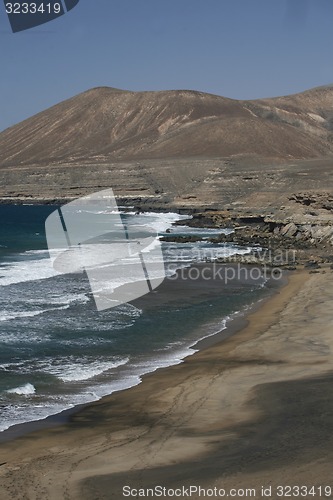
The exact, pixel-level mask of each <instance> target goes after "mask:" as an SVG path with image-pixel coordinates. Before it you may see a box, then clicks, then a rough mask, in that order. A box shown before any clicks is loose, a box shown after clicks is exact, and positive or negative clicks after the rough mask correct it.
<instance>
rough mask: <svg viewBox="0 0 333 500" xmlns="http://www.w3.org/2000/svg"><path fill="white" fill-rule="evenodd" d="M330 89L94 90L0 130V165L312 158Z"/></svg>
mask: <svg viewBox="0 0 333 500" xmlns="http://www.w3.org/2000/svg"><path fill="white" fill-rule="evenodd" d="M332 132H333V88H332V87H323V88H317V89H313V90H310V91H307V92H303V93H301V94H296V95H292V96H287V97H278V98H272V99H262V100H255V101H238V100H234V99H227V98H225V97H220V96H216V95H212V94H205V93H202V92H194V91H186V90H184V91H182V90H179V91H162V92H127V91H121V90H117V89H113V88H107V87H102V88H95V89H92V90H88V91H87V92H84V93H82V94H79V95H77V96H75V97H73V98H71V99H68V100H66V101H64V102H62V103H60V104H58V105H56V106H53V107H52V108H49V109H47V110H46V111H43V112H41V113H39V114H37V115H35V116H33V117H32V118H29V119H28V120H25V121H23V122H21V123H19V124H18V125H15V126H13V127H11V128H9V129H7V130H5V131H4V132H2V133H1V134H0V166H1V167H4V166H9V165H13V166H17V165H23V164H25V165H29V164H30V165H31V164H43V165H45V166H47V165H49V164H52V163H59V162H63V161H65V162H73V161H79V160H88V159H89V160H96V161H105V160H111V161H114V160H117V159H126V160H128V159H146V158H179V157H181V158H184V157H192V158H193V157H206V158H207V157H217V156H219V157H229V156H233V155H253V154H254V155H259V156H262V157H270V158H277V159H286V158H291V157H292V158H315V157H321V156H324V155H327V154H328V153H330V152H332V150H333V141H332V135H333V134H332Z"/></svg>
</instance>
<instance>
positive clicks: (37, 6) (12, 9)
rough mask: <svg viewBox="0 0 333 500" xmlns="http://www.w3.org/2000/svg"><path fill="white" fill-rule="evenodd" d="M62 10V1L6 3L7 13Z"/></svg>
mask: <svg viewBox="0 0 333 500" xmlns="http://www.w3.org/2000/svg"><path fill="white" fill-rule="evenodd" d="M61 11H62V8H61V4H60V3H47V2H36V3H34V2H31V3H30V2H29V3H28V2H24V3H18V2H8V3H6V12H7V14H60V12H61Z"/></svg>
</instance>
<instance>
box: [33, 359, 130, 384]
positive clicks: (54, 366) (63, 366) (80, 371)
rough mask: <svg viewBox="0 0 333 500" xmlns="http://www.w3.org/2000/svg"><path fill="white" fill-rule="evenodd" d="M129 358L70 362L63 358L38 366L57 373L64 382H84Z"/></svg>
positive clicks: (125, 361) (48, 371) (123, 363)
mask: <svg viewBox="0 0 333 500" xmlns="http://www.w3.org/2000/svg"><path fill="white" fill-rule="evenodd" d="M128 361H129V358H122V359H117V360H112V361H110V360H107V361H106V360H104V361H102V360H91V359H89V358H80V359H73V360H71V361H70V363H64V362H63V359H60V360H58V361H54V360H53V361H52V362H51V363H50V364H49V365H45V364H44V365H42V364H40V365H39V366H38V369H39V370H43V371H44V372H47V373H49V374H51V375H55V376H56V377H57V378H59V379H60V380H62V381H63V382H82V381H84V380H90V379H92V378H94V377H97V376H98V375H101V374H102V373H105V372H107V371H109V370H111V369H112V368H118V367H119V366H122V365H125V364H126V363H128Z"/></svg>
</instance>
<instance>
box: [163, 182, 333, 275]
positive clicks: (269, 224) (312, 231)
mask: <svg viewBox="0 0 333 500" xmlns="http://www.w3.org/2000/svg"><path fill="white" fill-rule="evenodd" d="M288 202H289V203H290V205H288V206H282V207H279V208H275V209H272V207H271V209H270V210H267V211H266V212H262V213H258V211H257V210H256V209H255V208H254V209H253V210H251V208H246V209H245V210H244V209H239V208H238V209H237V208H236V209H232V208H229V209H227V210H221V211H218V210H213V211H212V210H206V211H201V212H200V211H199V212H198V211H196V212H195V213H192V219H190V220H189V221H187V222H186V224H187V225H189V226H191V227H201V228H216V229H219V228H221V229H223V228H226V227H228V228H230V229H232V230H233V232H232V233H230V234H224V233H222V232H221V234H220V235H218V236H214V237H210V238H204V239H205V240H206V241H210V242H211V243H215V244H225V243H233V244H235V245H238V246H250V247H252V251H251V253H250V254H248V255H241V256H233V257H232V258H229V259H228V258H225V259H223V261H224V262H229V261H230V260H232V261H233V262H235V260H236V261H240V262H242V263H262V264H265V265H271V266H274V265H277V264H278V265H279V267H281V266H283V267H286V268H289V269H295V268H296V267H297V266H298V265H305V266H307V267H309V268H312V269H317V268H319V266H320V264H321V263H330V264H331V263H333V194H332V193H323V192H320V193H313V192H311V193H296V194H293V195H291V196H290V197H289V198H288ZM180 224H183V222H182V221H180ZM164 239H165V240H168V241H177V242H183V243H185V242H189V241H192V242H193V241H199V240H200V239H203V238H200V237H197V236H174V235H173V234H170V235H169V236H168V237H166V238H164ZM219 261H221V259H220V260H219ZM332 267H333V265H332Z"/></svg>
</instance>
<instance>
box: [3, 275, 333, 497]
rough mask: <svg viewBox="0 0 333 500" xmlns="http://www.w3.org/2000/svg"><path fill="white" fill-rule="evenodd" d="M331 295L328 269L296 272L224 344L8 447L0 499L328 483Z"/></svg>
mask: <svg viewBox="0 0 333 500" xmlns="http://www.w3.org/2000/svg"><path fill="white" fill-rule="evenodd" d="M332 296H333V280H332V274H331V272H330V270H327V271H326V274H322V273H318V274H311V275H310V274H308V272H305V271H300V272H297V273H295V274H292V275H291V276H290V279H289V283H288V285H286V286H285V287H284V288H282V289H280V290H279V291H278V292H277V293H276V294H275V295H274V296H273V297H271V298H270V299H269V300H267V301H266V302H264V303H263V305H262V306H261V307H260V308H258V309H257V310H255V311H254V312H252V313H251V314H250V316H249V317H248V324H247V326H245V327H244V328H243V329H242V330H241V331H239V332H238V333H236V334H234V335H233V336H231V337H228V338H227V339H225V340H224V341H223V342H220V343H218V344H215V345H212V346H210V347H207V348H205V349H204V350H201V351H200V352H198V353H196V354H195V355H193V356H191V357H189V358H187V359H186V360H185V361H184V363H182V364H180V365H177V366H174V367H171V368H166V369H162V370H159V371H157V372H155V373H153V374H151V375H148V376H146V377H144V380H143V382H142V383H141V384H140V385H139V386H136V387H134V388H132V389H128V390H126V391H122V392H120V393H117V394H114V395H112V396H110V397H107V398H103V399H102V400H101V401H99V402H96V403H94V404H92V405H90V406H88V407H86V408H84V409H83V410H82V411H80V412H79V413H77V414H75V415H73V416H72V417H71V418H70V422H69V423H68V424H66V425H61V426H57V427H54V428H52V429H44V430H39V431H37V432H35V433H31V434H29V435H27V436H24V437H22V438H20V439H16V440H15V441H11V442H9V443H4V444H2V445H1V451H0V464H2V465H1V466H0V489H1V499H3V500H7V499H21V498H27V499H57V500H58V499H75V500H76V499H87V500H88V499H89V500H92V499H109V498H115V499H120V498H125V497H124V496H123V487H124V486H125V485H128V486H130V487H131V488H135V489H137V488H145V487H150V488H153V487H154V486H157V485H161V486H162V487H163V486H164V487H166V488H167V489H168V488H182V487H185V488H188V487H189V486H191V485H194V486H201V487H202V488H215V487H216V488H217V489H219V488H224V489H225V490H226V491H227V492H228V491H229V489H230V488H236V489H237V488H243V489H246V488H254V489H255V495H251V496H252V498H263V496H262V494H261V486H263V485H264V486H265V487H268V486H271V487H272V488H273V493H272V498H278V496H277V494H276V492H275V493H274V491H275V488H276V487H277V486H278V485H307V486H309V487H311V486H315V487H319V486H322V487H324V486H326V485H327V486H328V485H330V481H331V483H333V481H332V479H331V477H332V474H331V464H332V460H333V443H332V441H333V438H332V436H333V433H332V431H333V398H332V396H331V395H332V382H333V359H332V356H331V352H332V348H333V308H332ZM331 486H333V484H331ZM318 491H319V490H318ZM318 491H317V496H312V495H310V496H308V498H316V497H317V498H319V492H318ZM241 496H242V495H238V496H235V498H240V497H241ZM243 496H244V495H243ZM323 496H324V495H323V494H322V497H323ZM183 497H185V496H183ZM150 498H154V497H152V496H150ZM191 498H200V497H199V495H198V494H193V495H192V496H191ZM201 498H202V497H201ZM326 498H327V497H326Z"/></svg>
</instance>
